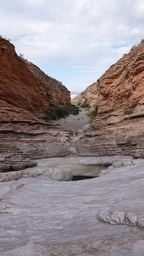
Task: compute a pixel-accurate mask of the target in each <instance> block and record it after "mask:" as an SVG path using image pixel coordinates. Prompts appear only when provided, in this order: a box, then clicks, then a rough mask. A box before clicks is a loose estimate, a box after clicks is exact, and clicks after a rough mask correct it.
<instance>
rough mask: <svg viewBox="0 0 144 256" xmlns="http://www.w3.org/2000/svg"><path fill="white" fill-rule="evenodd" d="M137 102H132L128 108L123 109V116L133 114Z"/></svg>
mask: <svg viewBox="0 0 144 256" xmlns="http://www.w3.org/2000/svg"><path fill="white" fill-rule="evenodd" d="M137 104H138V102H133V103H132V104H131V105H130V106H128V107H126V108H125V109H124V115H131V114H133V113H134V110H135V108H136V106H137Z"/></svg>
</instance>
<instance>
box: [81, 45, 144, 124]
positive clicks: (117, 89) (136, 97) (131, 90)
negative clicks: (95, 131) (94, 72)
mask: <svg viewBox="0 0 144 256" xmlns="http://www.w3.org/2000/svg"><path fill="white" fill-rule="evenodd" d="M143 84H144V40H142V41H141V43H140V44H139V45H138V46H135V47H133V48H132V49H131V51H130V52H129V53H128V54H125V55H124V56H123V57H122V58H121V59H120V60H119V61H118V62H117V63H115V64H114V65H112V66H111V67H110V68H109V69H108V70H107V71H106V72H105V73H104V75H102V76H101V77H100V78H99V79H98V80H97V82H96V83H94V84H92V85H91V86H89V87H88V88H87V89H86V90H85V91H84V92H83V93H82V95H81V102H82V103H88V104H96V105H97V106H98V113H99V117H98V118H99V119H100V118H101V119H102V118H105V119H109V117H111V116H114V119H115V120H114V121H115V122H116V121H117V120H118V118H117V117H121V116H125V115H129V114H134V113H136V114H137V113H143V112H144V105H143V104H144V90H143Z"/></svg>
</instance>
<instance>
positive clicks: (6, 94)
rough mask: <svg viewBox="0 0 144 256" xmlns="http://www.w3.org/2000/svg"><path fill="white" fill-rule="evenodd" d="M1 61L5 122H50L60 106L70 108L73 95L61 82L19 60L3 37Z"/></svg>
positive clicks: (1, 110)
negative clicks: (51, 116) (47, 119)
mask: <svg viewBox="0 0 144 256" xmlns="http://www.w3.org/2000/svg"><path fill="white" fill-rule="evenodd" d="M3 49H5V50H4V51H3ZM0 58H1V63H0V77H1V84H0V119H1V120H15V119H16V120H24V119H36V118H48V117H49V114H50V113H51V112H52V110H53V109H55V107H56V106H58V105H60V104H62V105H66V104H70V92H69V91H68V90H67V88H66V87H65V86H63V85H62V83H61V82H59V81H57V80H55V79H54V78H51V77H49V76H48V75H46V74H45V73H44V72H43V71H42V70H40V69H39V68H38V67H37V66H35V65H34V64H32V63H31V62H29V61H27V60H25V59H24V58H22V57H20V56H18V55H17V54H16V52H15V48H14V46H13V45H12V44H11V43H10V42H9V41H8V40H6V39H3V38H2V37H0Z"/></svg>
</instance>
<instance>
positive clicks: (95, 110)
mask: <svg viewBox="0 0 144 256" xmlns="http://www.w3.org/2000/svg"><path fill="white" fill-rule="evenodd" d="M97 114H98V107H97V106H95V107H94V108H93V109H91V110H90V111H89V112H88V113H87V115H88V117H89V118H90V121H91V122H93V121H94V119H95V118H96V116H97Z"/></svg>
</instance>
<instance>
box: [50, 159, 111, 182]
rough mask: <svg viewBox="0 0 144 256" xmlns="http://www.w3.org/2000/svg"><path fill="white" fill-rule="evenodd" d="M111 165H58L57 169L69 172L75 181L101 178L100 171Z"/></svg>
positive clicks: (56, 165)
mask: <svg viewBox="0 0 144 256" xmlns="http://www.w3.org/2000/svg"><path fill="white" fill-rule="evenodd" d="M109 166H110V165H100V164H79V163H76V164H75V163H56V164H55V165H53V167H55V168H60V169H63V170H69V171H71V172H72V173H73V178H72V180H73V181H76V180H83V179H92V178H95V177H98V176H99V173H100V171H102V170H104V169H106V168H107V167H109Z"/></svg>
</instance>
